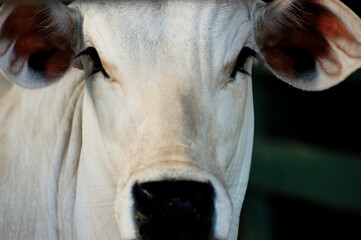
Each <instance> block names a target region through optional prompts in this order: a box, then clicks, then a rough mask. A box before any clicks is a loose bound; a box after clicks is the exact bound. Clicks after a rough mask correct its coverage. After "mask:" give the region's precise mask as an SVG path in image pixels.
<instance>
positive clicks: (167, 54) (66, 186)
mask: <svg viewBox="0 0 361 240" xmlns="http://www.w3.org/2000/svg"><path fill="white" fill-rule="evenodd" d="M260 6H263V7H264V6H265V4H264V3H262V2H261V1H258V0H257V1H253V0H240V1H231V0H230V1H215V0H213V1H152V2H151V3H148V2H145V1H117V2H116V1H79V2H74V3H73V4H72V5H71V8H72V10H71V11H72V12H78V13H77V17H76V18H74V19H77V20H78V21H79V17H80V16H81V22H78V23H77V24H79V25H81V26H82V28H81V33H82V34H81V35H79V39H78V41H77V42H76V43H74V45H75V46H77V48H81V50H84V49H85V48H87V47H90V46H92V47H94V48H96V49H97V51H98V53H99V55H100V58H101V60H102V63H103V66H104V68H105V70H106V71H107V73H108V74H109V75H110V77H111V78H110V79H106V78H105V77H104V76H103V75H102V74H101V73H97V74H95V75H93V76H91V77H89V78H86V79H84V74H85V76H88V75H89V73H90V72H91V68H92V65H91V64H92V63H91V61H90V59H89V57H87V56H82V57H80V58H78V59H76V61H75V64H74V66H76V67H77V68H80V69H82V70H77V69H75V68H71V69H70V70H69V71H68V73H67V74H66V75H65V76H64V77H63V78H62V79H61V80H60V81H58V83H56V84H54V85H52V86H50V87H48V88H44V89H39V90H33V91H30V90H25V89H23V88H21V87H18V86H13V87H12V88H11V89H10V90H9V91H7V93H6V95H4V97H2V98H0V126H1V128H0V159H1V160H0V213H1V214H0V233H1V234H0V239H1V240H3V239H79V240H80V239H84V240H89V239H121V240H134V239H136V238H137V233H136V226H135V224H134V221H133V219H132V212H131V211H132V209H131V208H132V204H133V200H132V197H131V187H132V185H133V184H134V183H135V182H146V181H154V180H162V179H169V178H171V179H184V180H195V181H200V182H211V183H212V185H213V186H214V189H215V192H216V200H215V205H216V206H215V208H216V219H215V223H216V225H215V234H216V238H217V239H219V240H236V239H237V234H238V219H239V214H240V211H241V206H242V203H243V199H244V195H245V191H246V187H247V181H248V175H249V169H250V161H251V154H252V142H253V124H254V119H253V99H252V84H251V77H250V76H249V75H247V74H242V73H239V74H238V75H237V77H236V79H235V80H233V81H230V79H229V76H230V74H231V72H232V68H233V65H234V63H235V61H236V59H237V55H238V53H239V52H240V51H241V49H242V48H243V47H251V48H253V49H254V48H255V41H254V39H253V37H254V32H253V29H254V22H253V20H254V16H253V13H254V12H255V11H256V10H255V9H256V8H257V9H259V7H260ZM257 13H259V12H257ZM0 19H1V18H0ZM55 19H59V18H58V17H56V18H55ZM58 25H59V24H58V23H56V24H55V25H54V26H55V27H56V26H58ZM78 30H79V29H78ZM75 32H76V31H75ZM77 50H78V51H79V50H80V49H77ZM1 61H3V62H1ZM252 64H253V60H251V59H250V60H248V61H247V62H246V66H245V70H247V71H249V72H251V68H252ZM5 65H7V63H6V61H5V60H3V59H1V57H0V67H1V68H4V66H5ZM3 70H4V71H5V74H6V69H3ZM25 70H26V69H25ZM22 74H26V71H23V72H22ZM7 75H8V76H9V74H7ZM35 80H39V79H35ZM20 82H21V81H20ZM25 85H26V84H25ZM28 87H31V86H28Z"/></svg>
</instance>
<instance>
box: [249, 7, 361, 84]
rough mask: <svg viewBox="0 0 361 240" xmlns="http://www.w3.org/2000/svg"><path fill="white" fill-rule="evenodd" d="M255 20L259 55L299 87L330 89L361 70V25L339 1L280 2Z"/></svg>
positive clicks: (258, 13)
mask: <svg viewBox="0 0 361 240" xmlns="http://www.w3.org/2000/svg"><path fill="white" fill-rule="evenodd" d="M254 19H255V42H256V48H257V51H258V52H259V53H260V55H261V57H262V58H263V60H264V62H265V63H266V64H267V65H268V67H269V68H270V69H271V71H272V72H273V73H274V74H276V75H277V76H278V77H279V78H281V79H282V80H284V81H286V82H288V83H290V84H291V85H293V86H295V87H298V88H301V89H304V90H322V89H326V88H329V87H331V86H334V85H336V84H337V83H339V82H341V81H342V80H343V79H344V78H346V77H347V76H348V75H349V74H350V73H352V72H353V71H355V70H356V69H357V68H359V67H360V66H361V21H360V19H359V18H358V17H357V15H355V14H354V13H353V12H352V11H351V10H350V9H349V8H347V7H346V6H345V5H344V4H342V3H341V2H340V1H338V0H274V1H272V2H269V3H265V4H262V5H259V6H258V7H257V9H256V11H255V15H254Z"/></svg>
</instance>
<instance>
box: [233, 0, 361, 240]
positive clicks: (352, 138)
mask: <svg viewBox="0 0 361 240" xmlns="http://www.w3.org/2000/svg"><path fill="white" fill-rule="evenodd" d="M344 2H345V3H346V4H347V5H348V6H349V7H351V8H352V9H353V10H354V11H355V12H356V13H358V14H359V15H360V13H361V7H359V5H360V1H357V0H349V1H346V0H345V1H344ZM253 76H254V81H253V83H254V101H255V119H256V121H255V144H254V154H253V160H252V167H251V174H250V180H249V187H248V191H247V194H246V199H245V202H244V206H243V209H242V213H241V222H240V238H239V239H241V240H286V239H287V240H289V239H293V240H298V239H300V240H301V239H302V240H305V239H307V240H310V239H328V240H329V239H341V240H344V239H361V111H360V110H361V70H359V71H357V72H355V73H354V74H353V75H351V76H350V77H349V78H348V79H347V80H346V81H344V82H343V83H341V84H340V85H338V86H337V87H335V88H331V89H329V90H327V91H323V92H304V91H301V90H297V89H295V88H292V87H290V86H288V85H287V84H285V83H283V82H281V81H280V80H278V79H276V78H275V77H274V76H273V75H272V74H271V73H269V71H267V70H266V69H265V68H264V67H258V68H256V69H254V73H253Z"/></svg>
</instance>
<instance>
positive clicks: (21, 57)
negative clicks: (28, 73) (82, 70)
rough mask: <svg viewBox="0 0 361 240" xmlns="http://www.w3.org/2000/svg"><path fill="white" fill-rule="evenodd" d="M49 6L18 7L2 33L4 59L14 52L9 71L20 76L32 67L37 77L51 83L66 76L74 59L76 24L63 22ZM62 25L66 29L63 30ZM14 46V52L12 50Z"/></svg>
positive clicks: (64, 18)
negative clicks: (74, 25)
mask: <svg viewBox="0 0 361 240" xmlns="http://www.w3.org/2000/svg"><path fill="white" fill-rule="evenodd" d="M54 14H55V13H54V10H51V9H50V8H49V6H45V5H44V6H42V5H40V6H39V5H34V4H30V3H28V4H24V3H23V4H20V5H18V6H15V7H14V8H13V10H12V12H11V14H10V15H9V16H8V17H7V19H6V20H5V21H4V23H3V25H2V28H1V31H0V43H1V44H0V56H4V55H5V54H6V53H7V52H8V51H9V50H10V49H11V50H12V52H11V55H10V62H9V66H8V71H9V72H10V73H11V74H12V75H18V74H20V72H21V71H22V69H23V68H24V66H25V64H26V63H27V64H28V67H29V69H31V70H32V71H33V73H36V74H38V75H39V74H40V75H41V76H42V77H43V78H44V79H45V81H51V80H52V79H55V78H58V77H60V76H61V75H63V74H64V73H65V71H66V70H67V69H68V68H69V66H70V64H71V61H72V59H73V56H74V52H73V50H72V47H73V46H72V45H73V42H74V41H73V39H74V36H72V35H74V34H75V33H74V31H72V30H73V29H74V27H70V28H69V27H68V26H72V24H75V23H74V22H73V21H72V19H71V17H70V15H69V16H62V18H61V19H59V17H58V16H57V15H56V14H55V15H54ZM60 24H62V25H63V26H62V27H59V26H60ZM12 46H13V48H11V47H12Z"/></svg>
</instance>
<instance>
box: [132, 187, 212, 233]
mask: <svg viewBox="0 0 361 240" xmlns="http://www.w3.org/2000/svg"><path fill="white" fill-rule="evenodd" d="M133 197H134V217H135V221H136V224H137V227H138V231H139V235H140V237H141V239H142V240H168V239H169V240H183V239H184V240H185V239H186V240H209V239H212V236H213V225H214V217H215V206H214V198H215V194H214V189H213V187H212V185H211V184H210V183H201V182H193V181H160V182H146V183H137V184H135V185H134V187H133Z"/></svg>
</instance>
